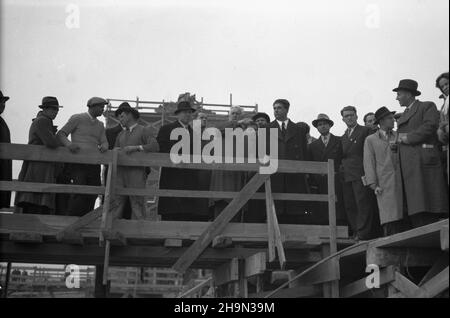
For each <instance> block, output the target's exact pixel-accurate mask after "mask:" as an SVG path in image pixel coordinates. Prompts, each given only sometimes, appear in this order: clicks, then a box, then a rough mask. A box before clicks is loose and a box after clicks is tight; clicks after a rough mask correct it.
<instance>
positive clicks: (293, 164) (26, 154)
mask: <svg viewBox="0 0 450 318" xmlns="http://www.w3.org/2000/svg"><path fill="white" fill-rule="evenodd" d="M0 159H12V160H31V161H45V162H68V163H83V164H108V163H109V162H111V159H112V151H111V150H110V151H106V152H105V153H100V152H95V151H89V150H87V149H81V150H80V151H79V152H78V153H76V154H72V153H71V152H70V151H69V150H68V149H67V148H66V147H59V148H57V149H49V148H46V147H44V146H36V145H20V144H6V143H0ZM149 162H151V163H152V166H159V167H171V168H181V169H200V170H226V171H245V172H247V171H254V172H259V169H260V164H257V163H255V164H250V163H243V164H238V165H236V164H234V163H231V164H225V163H208V164H205V163H196V164H194V163H189V164H187V163H180V164H174V163H173V162H172V161H171V160H170V155H169V154H166V153H142V152H140V153H134V154H132V155H126V154H124V153H122V152H121V153H120V154H119V157H118V164H119V165H121V166H135V167H147V166H148V164H149ZM190 162H193V161H192V160H191V161H190ZM277 172H282V173H317V174H325V173H326V172H327V165H326V163H323V162H307V161H302V162H299V161H287V160H278V169H277Z"/></svg>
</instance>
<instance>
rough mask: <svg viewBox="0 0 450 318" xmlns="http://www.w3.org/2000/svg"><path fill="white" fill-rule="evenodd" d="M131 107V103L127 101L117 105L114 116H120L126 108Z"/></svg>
mask: <svg viewBox="0 0 450 318" xmlns="http://www.w3.org/2000/svg"><path fill="white" fill-rule="evenodd" d="M128 108H131V106H130V104H128V103H127V102H123V103H122V104H120V105H119V107H117V109H116V111H115V112H114V116H116V117H118V116H119V115H120V114H121V113H122V112H123V111H124V110H125V109H128Z"/></svg>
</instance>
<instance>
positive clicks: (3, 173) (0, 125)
mask: <svg viewBox="0 0 450 318" xmlns="http://www.w3.org/2000/svg"><path fill="white" fill-rule="evenodd" d="M8 100H9V97H8V96H4V95H3V93H2V91H0V115H2V114H3V111H4V110H5V104H6V101H8ZM0 142H2V143H8V144H9V143H11V134H10V131H9V128H8V125H7V124H6V122H5V120H4V119H3V117H2V116H0ZM0 180H3V181H11V180H12V161H11V160H4V159H1V160H0ZM10 206H11V192H10V191H0V209H1V208H9V207H10Z"/></svg>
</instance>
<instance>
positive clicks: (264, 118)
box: [252, 113, 270, 128]
mask: <svg viewBox="0 0 450 318" xmlns="http://www.w3.org/2000/svg"><path fill="white" fill-rule="evenodd" d="M252 120H253V121H254V122H255V123H256V125H258V127H259V128H263V127H266V126H267V125H268V124H269V123H270V117H269V115H267V114H266V113H256V114H255V115H253V117H252Z"/></svg>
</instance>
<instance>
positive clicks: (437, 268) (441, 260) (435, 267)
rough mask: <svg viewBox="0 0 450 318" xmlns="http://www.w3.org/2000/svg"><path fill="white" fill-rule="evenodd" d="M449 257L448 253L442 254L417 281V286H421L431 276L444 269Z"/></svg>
mask: <svg viewBox="0 0 450 318" xmlns="http://www.w3.org/2000/svg"><path fill="white" fill-rule="evenodd" d="M448 263H449V259H448V255H447V254H444V255H442V256H441V257H440V258H439V259H438V260H437V261H436V262H435V263H434V264H433V266H431V268H430V269H429V270H428V272H427V273H426V274H425V276H424V277H423V278H422V280H421V281H420V283H419V286H422V285H423V284H425V283H426V282H427V281H429V280H430V279H431V278H432V277H434V276H435V275H437V274H438V273H440V272H441V271H442V270H443V269H445V268H446V267H447V266H448Z"/></svg>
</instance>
